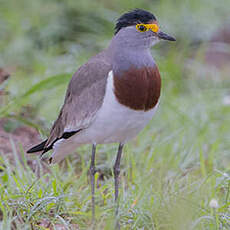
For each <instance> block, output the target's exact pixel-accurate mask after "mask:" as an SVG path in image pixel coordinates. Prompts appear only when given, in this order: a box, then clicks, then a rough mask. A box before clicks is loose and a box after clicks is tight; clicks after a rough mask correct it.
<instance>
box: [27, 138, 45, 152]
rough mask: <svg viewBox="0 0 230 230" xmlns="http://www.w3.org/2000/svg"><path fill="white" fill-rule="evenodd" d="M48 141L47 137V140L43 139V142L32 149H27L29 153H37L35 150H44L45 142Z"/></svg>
mask: <svg viewBox="0 0 230 230" xmlns="http://www.w3.org/2000/svg"><path fill="white" fill-rule="evenodd" d="M46 142H47V139H46V140H45V141H43V142H42V143H40V144H38V145H36V146H34V147H32V148H31V149H29V150H28V151H27V153H35V152H39V151H43V150H44V147H45V144H46Z"/></svg>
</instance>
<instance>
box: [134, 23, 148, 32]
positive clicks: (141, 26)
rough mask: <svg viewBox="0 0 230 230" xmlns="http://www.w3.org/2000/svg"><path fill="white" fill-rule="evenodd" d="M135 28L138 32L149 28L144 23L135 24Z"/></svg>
mask: <svg viewBox="0 0 230 230" xmlns="http://www.w3.org/2000/svg"><path fill="white" fill-rule="evenodd" d="M136 28H137V30H138V31H139V32H146V31H148V30H149V28H147V27H146V25H145V24H137V25H136Z"/></svg>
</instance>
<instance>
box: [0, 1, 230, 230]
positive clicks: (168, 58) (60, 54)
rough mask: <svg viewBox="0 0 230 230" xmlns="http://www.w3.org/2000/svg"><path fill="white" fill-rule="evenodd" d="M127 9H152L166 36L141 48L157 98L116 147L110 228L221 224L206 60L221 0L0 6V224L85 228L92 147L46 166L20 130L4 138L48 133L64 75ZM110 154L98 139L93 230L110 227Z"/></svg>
mask: <svg viewBox="0 0 230 230" xmlns="http://www.w3.org/2000/svg"><path fill="white" fill-rule="evenodd" d="M132 8H144V9H148V10H149V11H151V12H153V13H154V14H155V15H156V16H157V18H158V20H159V22H160V24H161V27H162V28H163V29H162V30H164V31H166V32H168V33H169V34H170V33H171V34H172V35H174V36H175V37H176V38H177V42H176V43H166V42H161V43H160V44H158V45H157V46H156V47H154V48H153V49H152V53H153V56H154V57H155V59H156V62H157V63H158V65H159V69H160V72H161V75H162V80H163V90H162V96H161V104H160V107H159V110H158V112H157V113H156V115H155V117H154V119H153V120H152V121H151V123H150V124H149V125H148V127H147V128H146V129H145V130H144V131H143V132H142V133H141V134H140V135H139V136H138V137H137V138H136V139H135V140H133V141H132V142H131V143H129V144H128V145H127V146H126V147H125V150H124V155H123V158H122V171H121V187H120V214H119V218H120V222H121V229H157V230H184V229H191V230H194V229H195V230H201V229H202V230H203V229H206V230H210V229H216V230H217V229H225V230H227V229H230V151H229V150H230V141H229V140H230V132H229V130H230V115H229V114H230V103H229V87H230V78H229V72H226V71H224V69H223V68H218V67H214V66H213V64H212V63H211V64H210V62H209V61H208V58H207V52H208V50H209V49H210V45H211V43H210V42H209V41H210V40H212V37H213V36H215V35H217V34H218V31H219V29H220V27H222V26H224V24H225V22H226V21H227V18H228V17H229V8H230V1H227V0H225V1H224V0H220V1H215V0H203V1H200V0H194V1H182V0H177V1H170V0H164V1H160V0H155V1H151V2H150V1H141V0H135V1H124V0H123V1H121V0H118V1H105V0H101V1H99V0H96V1H91V0H78V1H74V0H66V1H59V0H47V1H43V0H36V1H28V0H20V1H17V0H10V1H7V0H2V1H1V9H0V37H1V39H0V67H2V68H8V69H9V70H10V71H11V72H12V74H11V77H10V78H9V79H8V80H7V82H6V83H4V84H1V85H0V90H3V88H4V91H5V92H8V93H7V94H5V95H4V97H3V96H1V95H0V97H2V98H3V100H1V98H0V105H1V107H0V117H1V119H0V124H1V122H3V123H4V124H3V125H2V127H3V128H2V130H1V128H0V136H1V133H3V132H4V133H7V134H9V135H8V139H7V141H8V142H9V144H10V147H11V148H10V150H8V151H5V150H4V145H6V142H3V141H1V139H0V171H1V172H0V196H1V202H0V220H1V222H0V229H4V230H7V229H61V228H62V229H63V228H65V229H90V228H91V227H92V226H91V212H90V211H91V209H90V208H91V196H90V194H91V193H90V186H89V179H88V168H89V159H90V153H91V147H90V146H83V147H82V148H80V149H78V150H77V153H76V154H73V155H71V156H69V157H67V159H66V160H65V161H64V162H62V163H61V164H59V165H54V166H47V165H46V164H44V163H42V162H41V160H40V158H39V157H38V156H30V157H29V160H28V156H26V154H25V151H26V149H25V148H24V145H23V135H24V133H23V134H20V135H22V138H21V140H22V142H21V144H20V143H16V142H15V141H14V139H13V138H11V137H12V135H13V133H14V131H15V130H16V129H17V128H18V127H30V128H31V129H36V130H38V132H39V133H40V135H41V137H42V138H44V137H45V136H46V135H48V131H49V128H50V127H51V125H52V122H53V120H54V119H55V118H56V117H57V115H58V112H59V109H60V106H61V105H62V103H63V98H64V93H65V90H66V86H67V84H68V81H69V79H70V78H71V75H72V74H73V73H74V71H76V70H77V68H78V67H79V66H80V65H81V64H83V63H84V62H86V61H87V59H88V58H89V57H91V56H92V55H94V54H96V53H97V52H99V51H100V50H102V49H103V48H105V47H106V46H107V45H108V43H109V41H110V39H111V37H112V36H113V28H114V23H115V20H116V18H118V17H119V15H120V14H121V13H123V12H125V11H126V10H129V9H132ZM225 47H227V49H225V51H226V52H229V44H228V45H227V43H226V44H225ZM37 136H39V134H38V135H37ZM31 144H32V143H31ZM34 144H36V143H34ZM116 151H117V145H101V146H98V151H97V155H96V158H97V167H98V173H97V174H96V175H97V189H96V219H97V220H96V229H112V228H113V226H114V200H113V192H114V187H113V177H112V172H111V168H112V165H113V162H114V160H115V156H116V154H115V153H116ZM31 162H32V163H31Z"/></svg>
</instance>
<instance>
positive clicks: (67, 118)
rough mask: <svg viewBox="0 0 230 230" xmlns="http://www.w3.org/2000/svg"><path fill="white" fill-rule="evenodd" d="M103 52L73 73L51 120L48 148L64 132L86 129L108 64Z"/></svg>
mask: <svg viewBox="0 0 230 230" xmlns="http://www.w3.org/2000/svg"><path fill="white" fill-rule="evenodd" d="M108 60H109V59H108V58H107V57H106V53H105V52H102V53H99V54H98V55H96V56H95V57H93V58H91V59H90V60H89V61H88V62H87V63H86V64H84V65H83V66H81V67H80V68H79V69H78V71H77V72H76V73H75V74H74V75H73V77H72V79H71V81H70V83H69V85H68V89H67V91H66V96H65V101H64V105H63V106H62V109H61V111H60V113H59V116H58V118H57V120H56V121H55V122H54V124H53V127H52V129H51V131H50V135H49V138H48V140H47V142H46V144H45V148H46V149H48V148H49V147H50V145H52V144H53V143H54V142H55V140H58V139H59V138H60V137H61V136H62V135H63V134H64V133H65V132H72V131H75V130H82V129H85V128H87V127H88V126H89V125H90V124H91V123H92V121H93V120H94V118H95V115H96V113H97V111H98V109H99V108H100V107H101V105H102V103H103V99H104V95H105V89H106V82H107V77H108V73H109V71H110V70H111V68H112V67H111V64H110V62H109V61H108Z"/></svg>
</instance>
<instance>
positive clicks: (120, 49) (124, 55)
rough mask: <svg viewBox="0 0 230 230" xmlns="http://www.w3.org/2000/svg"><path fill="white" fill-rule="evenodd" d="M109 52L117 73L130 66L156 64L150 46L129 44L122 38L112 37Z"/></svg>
mask: <svg viewBox="0 0 230 230" xmlns="http://www.w3.org/2000/svg"><path fill="white" fill-rule="evenodd" d="M108 52H109V56H110V58H111V63H112V68H113V72H114V73H115V74H116V73H118V74H119V73H121V72H123V71H126V70H128V69H129V68H130V67H135V68H142V67H153V66H154V65H155V61H154V59H153V57H152V55H151V52H150V48H149V47H145V46H141V47H140V46H138V45H136V46H134V45H128V44H125V43H124V42H122V41H120V39H112V41H111V43H110V45H109V47H108Z"/></svg>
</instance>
